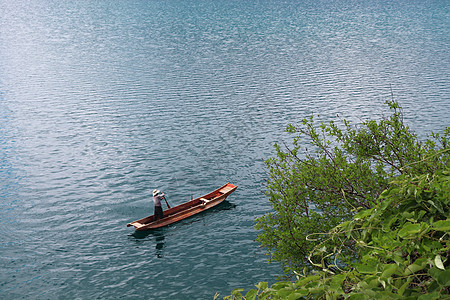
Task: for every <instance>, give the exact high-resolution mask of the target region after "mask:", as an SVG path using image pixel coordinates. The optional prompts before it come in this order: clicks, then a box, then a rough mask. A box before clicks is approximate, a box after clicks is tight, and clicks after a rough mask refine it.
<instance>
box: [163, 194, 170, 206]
mask: <svg viewBox="0 0 450 300" xmlns="http://www.w3.org/2000/svg"><path fill="white" fill-rule="evenodd" d="M163 199H164V200H165V201H166V204H167V207H168V208H169V209H170V205H169V202H167V199H166V196H164V197H163Z"/></svg>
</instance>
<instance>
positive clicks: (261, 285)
mask: <svg viewBox="0 0 450 300" xmlns="http://www.w3.org/2000/svg"><path fill="white" fill-rule="evenodd" d="M267 285H268V283H267V282H265V281H261V282H260V283H258V284H257V285H256V288H257V289H258V290H265V289H267Z"/></svg>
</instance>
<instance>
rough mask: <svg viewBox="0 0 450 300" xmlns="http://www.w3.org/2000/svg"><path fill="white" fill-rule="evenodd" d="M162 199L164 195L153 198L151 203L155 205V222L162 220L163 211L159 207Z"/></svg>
mask: <svg viewBox="0 0 450 300" xmlns="http://www.w3.org/2000/svg"><path fill="white" fill-rule="evenodd" d="M162 199H164V193H160V194H157V195H155V196H153V203H154V204H155V221H156V220H158V219H162V218H164V214H163V210H162V207H161V200H162Z"/></svg>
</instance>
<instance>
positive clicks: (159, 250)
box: [130, 200, 236, 258]
mask: <svg viewBox="0 0 450 300" xmlns="http://www.w3.org/2000/svg"><path fill="white" fill-rule="evenodd" d="M234 208H236V204H234V203H231V202H229V201H227V200H225V201H223V202H222V203H220V204H219V205H217V206H215V207H213V208H211V209H209V210H207V211H205V212H203V213H201V214H198V215H196V216H194V217H197V219H193V218H192V217H191V218H189V219H188V220H182V221H180V222H179V223H178V224H181V225H182V226H185V225H190V224H192V223H194V222H198V221H200V219H201V218H203V217H204V216H205V215H207V214H211V213H214V212H217V211H221V210H230V209H234ZM174 225H175V224H172V225H169V226H166V227H163V228H158V229H153V230H146V231H137V230H135V231H134V232H133V233H132V234H130V237H133V238H134V240H135V242H136V243H137V244H141V243H143V242H144V241H149V240H151V241H155V249H156V253H155V255H156V257H158V258H162V257H164V247H165V242H166V241H165V240H166V237H165V232H166V231H167V230H168V229H170V228H172V227H173V226H174Z"/></svg>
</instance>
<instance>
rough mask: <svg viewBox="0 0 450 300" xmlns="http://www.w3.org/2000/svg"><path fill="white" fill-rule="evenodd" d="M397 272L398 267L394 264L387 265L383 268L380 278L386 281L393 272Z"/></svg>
mask: <svg viewBox="0 0 450 300" xmlns="http://www.w3.org/2000/svg"><path fill="white" fill-rule="evenodd" d="M397 270H398V266H397V265H396V264H391V265H387V266H386V267H385V269H384V271H383V273H381V278H382V279H387V278H389V277H391V276H392V275H393V274H394V273H395V272H397Z"/></svg>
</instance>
